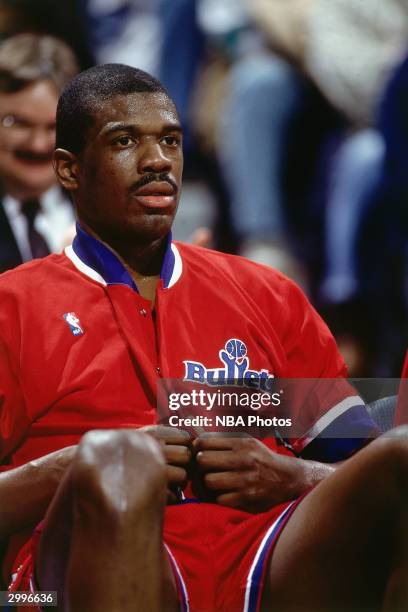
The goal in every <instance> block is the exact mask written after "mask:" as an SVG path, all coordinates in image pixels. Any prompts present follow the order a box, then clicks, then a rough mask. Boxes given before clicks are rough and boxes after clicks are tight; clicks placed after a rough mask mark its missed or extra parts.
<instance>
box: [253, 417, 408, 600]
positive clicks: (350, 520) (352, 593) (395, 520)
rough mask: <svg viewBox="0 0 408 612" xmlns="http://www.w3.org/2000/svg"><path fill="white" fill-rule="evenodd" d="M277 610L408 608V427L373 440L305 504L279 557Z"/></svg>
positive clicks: (275, 564) (273, 581)
mask: <svg viewBox="0 0 408 612" xmlns="http://www.w3.org/2000/svg"><path fill="white" fill-rule="evenodd" d="M269 609H270V610H274V612H283V611H285V612H288V611H290V612H299V610H302V612H322V611H324V612H334V611H335V612H344V611H345V610H347V611H348V612H356V611H358V612H362V611H364V612H376V611H377V610H385V611H387V612H403V611H406V610H408V427H404V428H399V429H398V430H394V432H393V437H387V438H385V437H383V438H381V439H379V440H377V441H375V442H373V443H372V444H370V445H369V446H368V447H367V448H365V449H363V450H362V451H361V452H359V453H358V454H357V455H356V456H355V457H354V458H352V459H350V460H349V461H348V462H347V463H346V464H345V465H344V466H342V467H341V468H339V469H338V470H337V471H336V472H335V473H334V474H333V475H332V476H330V477H329V478H327V479H326V480H325V481H323V482H321V483H320V484H319V485H318V486H317V487H316V488H315V489H314V490H313V491H312V492H311V493H310V494H309V495H308V496H307V497H306V498H305V499H304V500H303V501H302V502H301V504H300V505H299V507H298V508H297V509H296V510H295V512H294V514H293V516H292V517H291V518H290V520H289V522H288V524H287V526H286V527H285V529H284V530H283V532H282V534H281V536H280V538H279V540H278V542H277V544H276V548H275V551H274V553H273V555H272V560H271V563H270V568H269V584H267V586H266V588H265V592H264V595H263V610H269Z"/></svg>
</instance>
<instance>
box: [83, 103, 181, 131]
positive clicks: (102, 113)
mask: <svg viewBox="0 0 408 612" xmlns="http://www.w3.org/2000/svg"><path fill="white" fill-rule="evenodd" d="M92 115H93V132H94V134H95V135H101V136H104V135H105V134H109V133H110V132H112V131H114V130H115V129H120V128H121V126H122V127H124V128H125V127H127V126H129V127H130V126H133V127H134V129H136V130H138V131H140V132H161V131H163V130H169V129H172V128H174V129H177V130H180V129H181V125H180V120H179V117H178V113H177V110H176V107H175V105H174V102H173V101H172V100H171V99H170V98H169V97H168V96H167V95H166V94H165V93H163V92H137V93H131V94H126V95H116V96H114V97H112V98H110V99H108V100H101V101H100V102H98V104H97V105H96V107H95V109H94V111H93V113H92Z"/></svg>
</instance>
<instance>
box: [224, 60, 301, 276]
mask: <svg viewBox="0 0 408 612" xmlns="http://www.w3.org/2000/svg"><path fill="white" fill-rule="evenodd" d="M228 86H229V89H228V92H227V96H226V100H225V103H224V105H223V108H222V114H221V118H220V138H219V144H218V153H219V157H220V162H221V168H222V171H223V174H224V177H225V180H226V184H227V187H228V191H229V193H230V196H231V218H232V223H233V225H234V229H235V231H236V233H237V235H238V236H239V237H240V238H241V239H242V254H243V255H244V256H246V257H249V258H250V259H254V260H256V261H259V262H260V263H266V264H268V265H271V266H274V267H277V268H279V269H282V271H285V272H290V269H286V268H287V266H288V267H289V268H290V267H291V266H292V264H294V260H293V257H292V256H291V255H290V252H289V248H288V235H287V226H286V211H285V205H286V202H285V197H284V193H283V178H282V177H283V169H284V163H285V161H286V156H287V143H288V135H289V130H290V128H291V126H292V125H293V120H294V117H295V116H296V113H297V112H298V111H299V109H300V107H301V105H302V101H303V98H304V87H303V82H302V78H301V77H300V75H299V74H298V73H297V72H296V70H294V68H292V67H291V66H290V64H289V63H288V62H286V61H285V60H283V59H281V58H279V57H278V56H276V55H274V54H272V53H267V52H265V53H263V54H259V55H251V56H248V57H246V58H243V59H241V60H239V61H237V62H236V64H235V65H234V66H233V67H232V69H231V73H230V77H229V80H228Z"/></svg>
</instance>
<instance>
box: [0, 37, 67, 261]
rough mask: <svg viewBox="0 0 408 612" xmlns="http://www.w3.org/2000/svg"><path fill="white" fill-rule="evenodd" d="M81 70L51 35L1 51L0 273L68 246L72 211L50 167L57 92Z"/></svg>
mask: <svg viewBox="0 0 408 612" xmlns="http://www.w3.org/2000/svg"><path fill="white" fill-rule="evenodd" d="M77 71H78V66H77V63H76V60H75V57H74V55H73V53H72V51H71V50H70V49H69V48H68V47H67V46H66V45H65V43H63V42H61V41H60V40H57V39H55V38H53V37H51V36H41V35H37V34H19V35H16V36H13V37H10V38H8V39H6V40H5V41H4V42H3V43H2V44H1V45H0V186H1V203H0V271H4V270H7V269H9V268H12V267H14V266H16V265H18V264H20V263H22V262H24V261H28V260H30V259H32V258H33V257H41V256H44V255H46V254H47V253H49V252H50V251H59V250H61V248H62V247H63V245H64V241H65V235H66V233H67V231H68V229H69V227H70V225H71V224H72V221H73V212H72V207H71V204H70V202H69V201H68V200H67V198H66V197H65V196H64V195H63V194H62V192H61V191H60V189H59V187H57V186H56V181H55V175H54V171H53V168H52V163H51V160H52V152H53V149H54V144H55V111H56V106H57V101H58V97H59V93H60V91H61V90H62V89H63V87H64V86H65V85H66V84H67V83H68V81H69V80H70V79H71V78H72V77H73V76H74V75H75V74H76V72H77Z"/></svg>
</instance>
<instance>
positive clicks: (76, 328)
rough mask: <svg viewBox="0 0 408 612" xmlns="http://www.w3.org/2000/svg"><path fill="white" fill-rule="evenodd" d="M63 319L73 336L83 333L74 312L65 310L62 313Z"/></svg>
mask: <svg viewBox="0 0 408 612" xmlns="http://www.w3.org/2000/svg"><path fill="white" fill-rule="evenodd" d="M64 319H65V321H66V323H67V325H68V327H69V329H70V330H71V332H72V334H73V335H74V336H80V335H82V334H83V333H84V330H83V329H82V327H81V325H80V321H79V319H78V317H77V316H76V314H75V312H66V313H65V314H64Z"/></svg>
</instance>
